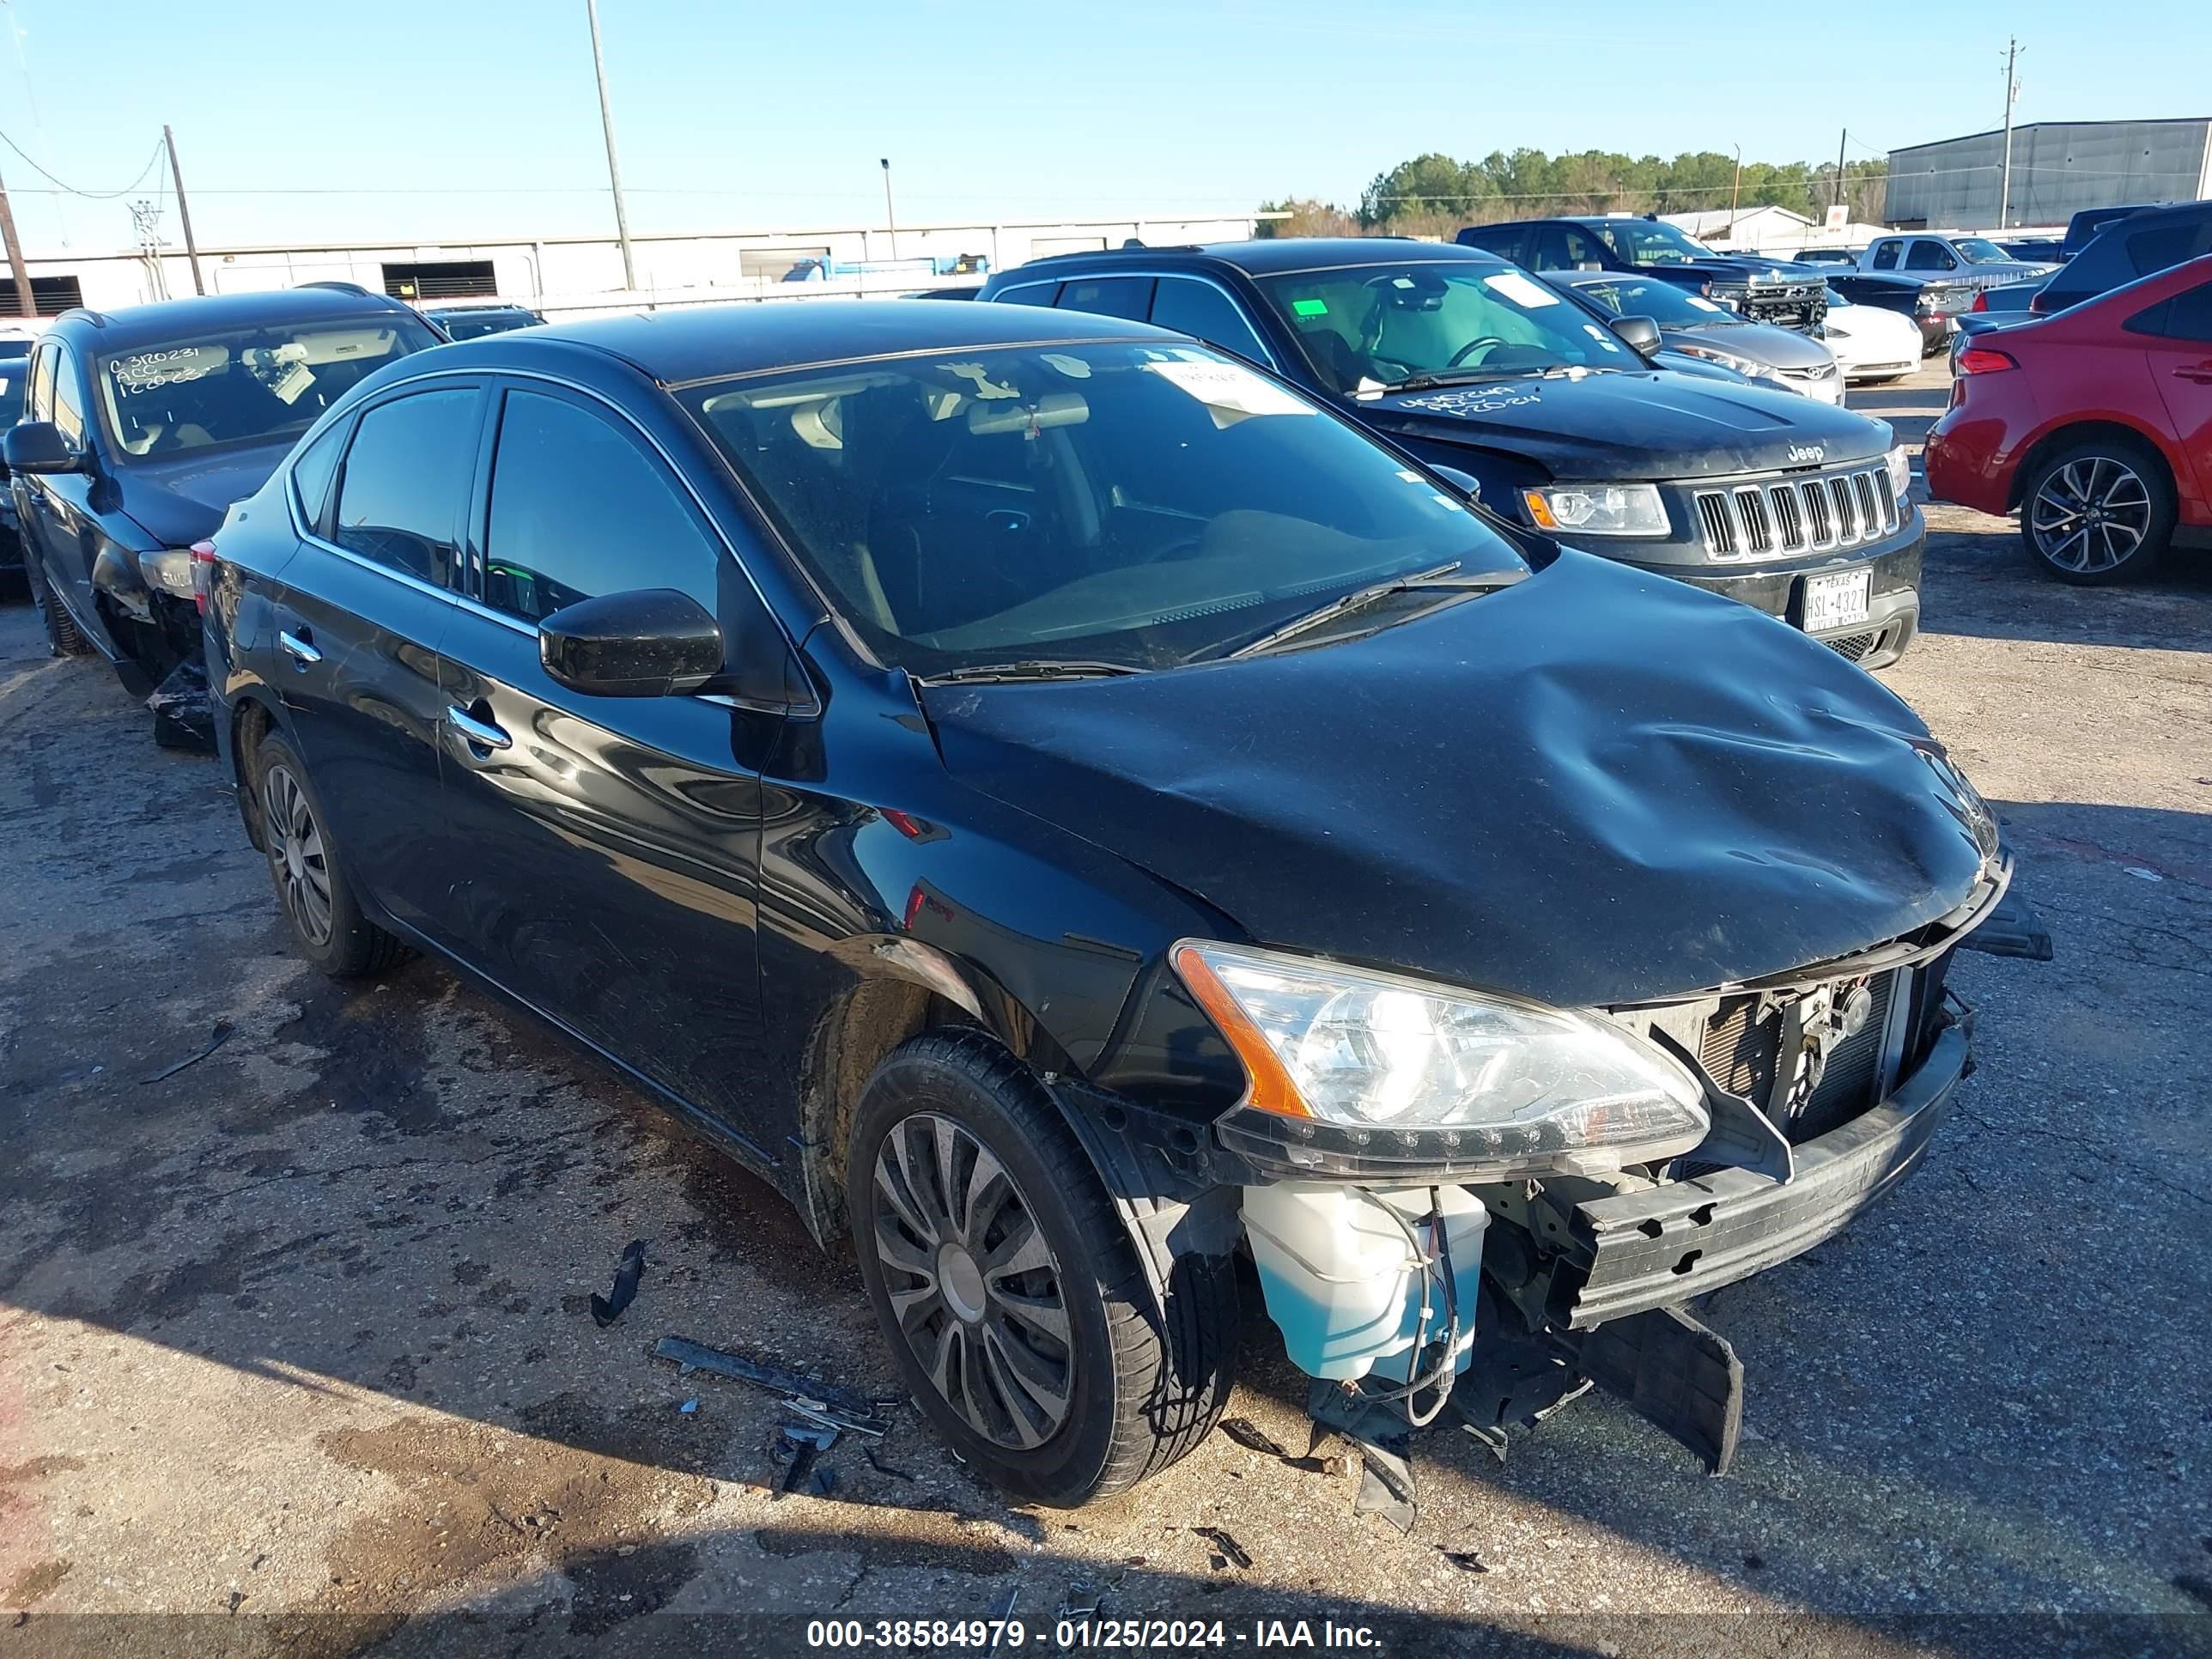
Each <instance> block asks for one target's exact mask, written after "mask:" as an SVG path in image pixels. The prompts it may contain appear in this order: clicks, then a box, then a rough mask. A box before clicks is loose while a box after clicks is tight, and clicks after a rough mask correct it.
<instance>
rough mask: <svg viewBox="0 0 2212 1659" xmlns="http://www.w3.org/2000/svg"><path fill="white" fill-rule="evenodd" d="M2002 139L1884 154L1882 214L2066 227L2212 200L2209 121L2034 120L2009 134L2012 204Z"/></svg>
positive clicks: (1899, 219)
mask: <svg viewBox="0 0 2212 1659" xmlns="http://www.w3.org/2000/svg"><path fill="white" fill-rule="evenodd" d="M2003 174H2004V134H2003V133H2002V131H1996V132H1978V133H1976V134H1974V135H1973V136H1972V137H1970V138H1946V139H1943V140H1942V141H1941V142H1939V143H1933V144H1916V145H1914V146H1913V147H1912V148H1911V149H1893V150H1892V151H1890V153H1889V182H1888V187H1887V194H1886V196H1885V197H1884V205H1883V208H1882V217H1883V218H1885V219H1887V221H1888V222H1890V223H1891V224H1893V225H1896V226H1898V227H1899V228H1904V229H1913V228H1919V227H1923V226H1928V227H1936V226H1942V227H1948V228H1957V229H1962V230H1982V229H1989V228H1993V227H1995V226H1996V225H1999V224H2014V225H2058V224H2063V223H2065V222H2066V221H2067V220H2068V219H2069V218H2071V217H2072V216H2074V215H2075V214H2076V213H2078V212H2080V211H2081V210H2082V209H2083V208H2095V207H2111V206H2113V205H2115V204H2119V203H2123V202H2177V201H2178V202H2186V201H2194V200H2196V199H2197V198H2198V197H2206V196H2212V117H2204V116H2199V117H2197V118H2193V119H2190V120H2172V121H2039V122H2037V123H2035V124H2034V125H2032V126H2018V127H2015V128H2014V129H2013V130H2012V200H2011V203H2010V204H2009V208H2008V209H2007V208H2006V207H2004V206H2002V205H2001V204H1999V202H1998V199H1997V198H1998V196H1999V195H2000V194H2001V181H2002V178H2003Z"/></svg>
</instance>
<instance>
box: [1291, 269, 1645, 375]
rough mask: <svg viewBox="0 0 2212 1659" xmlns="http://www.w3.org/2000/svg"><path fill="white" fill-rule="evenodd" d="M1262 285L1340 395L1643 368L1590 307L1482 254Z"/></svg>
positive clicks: (1305, 276) (1316, 367)
mask: <svg viewBox="0 0 2212 1659" xmlns="http://www.w3.org/2000/svg"><path fill="white" fill-rule="evenodd" d="M1260 291H1261V293H1263V294H1265V295H1267V303H1268V304H1269V305H1271V306H1272V307H1274V310H1275V314H1276V315H1277V316H1278V317H1279V318H1281V319H1282V320H1283V321H1284V322H1285V324H1286V325H1288V326H1289V327H1290V329H1291V332H1293V333H1295V334H1296V335H1297V337H1298V342H1299V343H1300V344H1301V345H1302V346H1304V349H1305V354H1306V358H1307V361H1308V362H1311V363H1312V365H1313V367H1314V372H1315V373H1316V374H1318V375H1319V376H1320V377H1321V380H1322V384H1323V385H1325V386H1331V387H1333V388H1334V389H1335V390H1336V391H1338V392H1363V391H1367V392H1373V391H1381V390H1383V388H1385V387H1387V386H1392V385H1395V384H1396V383H1397V382H1399V381H1401V380H1409V379H1411V378H1413V376H1415V375H1420V374H1444V373H1449V372H1452V371H1464V372H1466V373H1468V374H1470V375H1471V376H1475V377H1483V376H1487V377H1489V378H1492V379H1495V378H1497V377H1499V376H1501V375H1507V374H1542V373H1543V372H1544V371H1545V370H1547V369H1558V368H1624V369H1637V368H1643V367H1644V363H1643V362H1642V360H1641V359H1639V358H1638V356H1636V354H1635V353H1634V352H1632V351H1631V350H1630V349H1628V348H1627V347H1626V345H1623V344H1622V343H1620V341H1619V340H1617V339H1615V338H1614V337H1613V335H1612V334H1611V333H1610V332H1608V331H1607V330H1605V329H1603V328H1601V327H1600V326H1598V325H1597V324H1596V323H1595V322H1593V321H1591V320H1590V318H1589V313H1586V312H1584V311H1583V310H1582V309H1580V308H1579V307H1576V306H1572V305H1570V304H1568V303H1567V301H1565V300H1563V299H1561V298H1560V297H1559V295H1557V294H1555V293H1553V291H1552V290H1551V289H1548V288H1547V287H1545V286H1544V284H1543V283H1540V282H1538V281H1537V280H1536V279H1535V278H1534V277H1533V276H1529V275H1528V273H1527V272H1525V271H1522V270H1516V269H1514V268H1513V267H1511V266H1510V265H1493V264H1490V263H1489V262H1487V261H1483V262H1480V263H1474V262H1468V263H1460V262H1457V261H1454V262H1451V263H1449V264H1447V263H1443V262H1439V263H1437V264H1417V263H1413V262H1405V263H1400V264H1387V265H1355V266H1352V267H1349V268H1339V269H1336V270H1309V271H1304V272H1301V273H1299V274H1297V275H1296V276H1268V277H1263V278H1261V281H1260Z"/></svg>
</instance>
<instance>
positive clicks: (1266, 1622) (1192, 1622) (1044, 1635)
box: [806, 1616, 1383, 1653]
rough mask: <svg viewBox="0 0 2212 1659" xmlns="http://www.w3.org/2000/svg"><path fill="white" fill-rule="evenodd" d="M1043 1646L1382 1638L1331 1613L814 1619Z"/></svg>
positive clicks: (821, 1628)
mask: <svg viewBox="0 0 2212 1659" xmlns="http://www.w3.org/2000/svg"><path fill="white" fill-rule="evenodd" d="M1032 1642H1034V1643H1036V1644H1037V1645H1038V1646H1039V1647H1045V1646H1048V1645H1049V1646H1050V1647H1053V1648H1056V1649H1060V1650H1068V1649H1078V1650H1091V1649H1097V1648H1125V1649H1139V1648H1141V1649H1153V1650H1196V1649H1206V1648H1212V1649H1225V1648H1250V1649H1271V1648H1316V1649H1318V1648H1338V1649H1359V1650H1365V1651H1368V1652H1370V1653H1371V1652H1377V1651H1380V1650H1381V1648H1382V1645H1383V1644H1382V1643H1381V1641H1380V1640H1378V1639H1377V1638H1376V1635H1375V1633H1374V1632H1372V1631H1371V1630H1370V1629H1369V1628H1368V1627H1367V1626H1364V1625H1340V1624H1337V1623H1335V1622H1334V1620H1321V1621H1319V1622H1318V1623H1316V1621H1314V1620H1308V1619H1259V1620H1253V1621H1252V1624H1251V1625H1250V1626H1249V1628H1243V1627H1237V1626H1231V1625H1230V1624H1229V1623H1228V1622H1227V1621H1226V1620H1219V1619H1214V1620H1203V1619H1100V1618H1097V1617H1096V1616H1088V1617H1085V1618H1081V1619H1061V1620H1055V1621H1054V1624H1053V1626H1052V1627H1051V1628H1050V1630H1049V1631H1048V1630H1047V1629H1046V1628H1045V1627H1044V1626H1038V1627H1037V1628H1036V1629H1035V1630H1031V1629H1030V1626H1028V1624H1027V1623H1025V1622H1024V1620H1019V1619H1007V1618H1001V1619H878V1620H872V1621H869V1620H859V1619H816V1620H809V1621H808V1623H807V1626H806V1645H807V1646H808V1647H810V1648H824V1649H836V1648H853V1649H861V1648H876V1649H889V1650H892V1651H894V1652H898V1651H907V1652H922V1653H938V1652H944V1651H946V1650H960V1649H968V1650H980V1651H981V1652H985V1653H988V1652H991V1651H993V1650H996V1649H1001V1648H1024V1647H1027V1646H1028V1645H1030V1643H1032Z"/></svg>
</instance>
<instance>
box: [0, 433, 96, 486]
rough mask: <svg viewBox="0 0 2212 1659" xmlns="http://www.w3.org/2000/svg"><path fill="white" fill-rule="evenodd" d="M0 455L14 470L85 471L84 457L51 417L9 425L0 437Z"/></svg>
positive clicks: (11, 470) (9, 468)
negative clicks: (47, 419)
mask: <svg viewBox="0 0 2212 1659" xmlns="http://www.w3.org/2000/svg"><path fill="white" fill-rule="evenodd" d="M0 455H5V456H6V457H7V459H8V471H9V472H11V473H14V472H82V471H84V457H83V456H82V455H81V454H79V453H77V452H76V450H74V449H71V448H70V447H69V440H68V439H66V438H64V437H63V436H62V429H61V428H59V427H58V426H56V425H55V424H54V423H53V422H52V421H23V422H18V423H17V424H16V425H14V426H11V427H9V428H8V435H7V437H6V438H5V439H4V440H0Z"/></svg>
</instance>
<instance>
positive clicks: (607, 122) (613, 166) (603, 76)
mask: <svg viewBox="0 0 2212 1659" xmlns="http://www.w3.org/2000/svg"><path fill="white" fill-rule="evenodd" d="M584 10H585V13H586V15H588V16H589V17H590V18H591V20H592V73H593V74H594V75H597V76H599V125H600V126H601V127H603V128H604V129H605V131H606V135H607V179H608V182H609V183H611V185H613V186H614V191H615V236H616V239H617V240H619V241H620V242H621V243H622V257H623V287H624V288H625V289H630V290H633V291H635V289H636V287H637V267H636V266H635V265H634V264H631V263H630V257H629V215H628V214H627V213H625V212H624V211H623V193H622V163H620V162H619V161H616V160H615V111H614V106H613V105H612V104H611V103H609V102H608V101H607V64H606V59H605V58H602V57H601V56H600V55H599V0H584Z"/></svg>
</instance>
